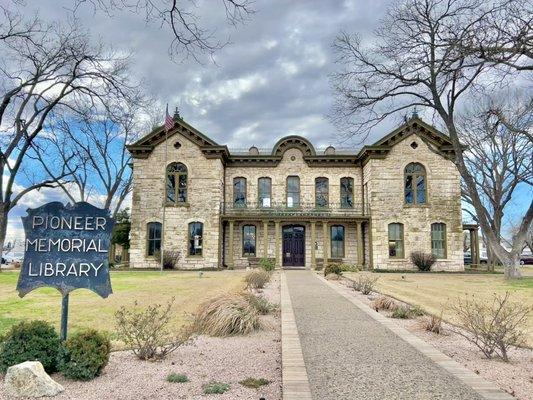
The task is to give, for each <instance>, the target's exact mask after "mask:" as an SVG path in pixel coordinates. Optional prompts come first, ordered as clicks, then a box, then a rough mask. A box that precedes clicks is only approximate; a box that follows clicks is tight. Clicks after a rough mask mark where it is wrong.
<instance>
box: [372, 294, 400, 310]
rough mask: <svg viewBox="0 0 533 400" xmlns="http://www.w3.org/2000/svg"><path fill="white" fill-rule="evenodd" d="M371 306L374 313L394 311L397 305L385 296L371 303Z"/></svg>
mask: <svg viewBox="0 0 533 400" xmlns="http://www.w3.org/2000/svg"><path fill="white" fill-rule="evenodd" d="M372 306H373V307H374V309H375V310H376V311H378V310H394V309H395V308H396V307H398V305H397V304H396V302H395V301H394V300H393V299H391V298H390V297H387V296H379V297H378V298H377V299H375V300H374V301H373V302H372Z"/></svg>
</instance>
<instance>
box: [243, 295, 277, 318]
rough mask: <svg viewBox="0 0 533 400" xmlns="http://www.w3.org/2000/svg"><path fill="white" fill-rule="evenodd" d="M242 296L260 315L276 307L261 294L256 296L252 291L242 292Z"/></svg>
mask: <svg viewBox="0 0 533 400" xmlns="http://www.w3.org/2000/svg"><path fill="white" fill-rule="evenodd" d="M244 296H245V297H246V299H247V300H248V302H249V303H250V304H251V305H252V307H254V308H255V309H256V310H257V312H258V313H259V314H261V315H266V314H268V313H270V312H271V311H273V310H274V309H275V308H276V307H275V306H274V305H273V304H271V303H269V302H268V300H267V299H265V298H264V297H263V296H256V295H255V294H253V293H244Z"/></svg>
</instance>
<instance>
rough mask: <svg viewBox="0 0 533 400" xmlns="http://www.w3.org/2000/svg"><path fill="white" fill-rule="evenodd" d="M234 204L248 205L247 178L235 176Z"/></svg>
mask: <svg viewBox="0 0 533 400" xmlns="http://www.w3.org/2000/svg"><path fill="white" fill-rule="evenodd" d="M233 205H234V206H238V207H239V206H240V207H243V206H245V205H246V178H233Z"/></svg>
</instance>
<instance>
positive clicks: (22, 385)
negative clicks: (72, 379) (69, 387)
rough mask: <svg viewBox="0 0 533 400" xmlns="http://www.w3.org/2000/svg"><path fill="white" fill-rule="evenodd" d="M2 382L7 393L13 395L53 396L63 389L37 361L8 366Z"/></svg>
mask: <svg viewBox="0 0 533 400" xmlns="http://www.w3.org/2000/svg"><path fill="white" fill-rule="evenodd" d="M4 382H5V388H6V392H7V394H8V395H10V396H13V397H43V396H55V395H57V394H59V393H61V392H62V391H63V390H65V389H64V388H63V386H61V385H60V384H59V383H57V382H55V381H54V380H53V379H52V378H50V376H48V374H47V373H46V372H45V371H44V368H43V365H42V364H41V363H40V362H39V361H26V362H23V363H21V364H17V365H13V366H12V367H9V368H8V370H7V373H6V377H5V380H4Z"/></svg>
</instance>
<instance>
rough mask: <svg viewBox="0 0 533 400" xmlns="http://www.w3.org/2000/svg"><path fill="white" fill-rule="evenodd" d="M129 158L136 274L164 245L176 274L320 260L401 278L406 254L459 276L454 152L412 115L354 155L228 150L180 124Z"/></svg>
mask: <svg viewBox="0 0 533 400" xmlns="http://www.w3.org/2000/svg"><path fill="white" fill-rule="evenodd" d="M128 150H129V151H130V152H131V154H132V155H133V206H132V215H131V220H132V226H131V250H130V256H131V266H132V267H134V268H136V267H154V268H156V267H159V260H158V254H160V249H161V247H162V246H163V248H164V251H170V250H172V251H179V253H180V255H181V257H180V261H179V267H180V268H184V269H194V268H209V267H221V268H223V267H230V268H231V267H234V268H243V267H247V266H249V265H251V264H254V263H256V262H257V260H258V259H259V258H262V257H268V258H273V259H275V260H276V264H277V266H280V267H282V266H283V267H288V266H290V267H307V268H313V267H315V266H317V265H323V263H324V259H326V260H327V262H335V261H336V262H343V263H350V264H357V265H359V266H365V267H367V268H379V269H408V268H413V266H412V264H411V262H410V260H409V255H410V253H411V252H413V251H424V252H428V253H429V252H432V253H433V254H434V255H435V256H436V257H437V259H438V261H437V263H436V264H435V266H434V268H435V269H442V270H460V269H463V234H462V230H463V227H462V223H461V198H460V182H459V173H458V171H457V169H456V167H455V165H454V164H453V162H452V161H451V160H450V157H451V156H453V149H452V146H451V143H450V141H449V139H448V137H447V136H446V135H444V134H442V133H440V132H439V131H437V130H436V129H435V128H433V127H432V126H429V125H427V124H426V123H424V122H423V121H422V120H420V119H418V118H416V117H415V118H412V119H410V120H409V121H407V122H406V123H405V124H404V125H402V126H400V127H399V128H397V129H395V130H394V131H393V132H391V133H390V134H388V135H386V136H385V137H383V138H382V139H381V140H379V141H377V142H376V143H374V144H373V145H371V146H364V147H363V148H361V149H359V150H357V151H356V150H355V149H354V150H352V151H350V150H345V149H344V150H343V151H340V150H335V148H333V147H331V146H330V147H328V148H327V149H325V150H318V149H315V147H314V146H313V144H312V143H310V142H309V141H308V140H307V139H305V138H303V137H301V136H287V137H284V138H281V139H280V140H279V141H278V142H277V143H276V144H275V146H274V147H273V148H272V149H269V150H259V149H257V148H256V147H252V148H250V149H249V150H248V151H246V152H242V151H241V152H237V151H231V150H230V149H228V147H227V146H224V145H220V144H218V143H216V142H214V141H213V140H212V139H210V138H209V137H207V136H206V135H204V134H202V133H201V132H199V131H198V130H197V129H195V128H194V127H192V126H190V125H189V124H187V123H186V122H184V121H183V120H182V119H180V118H176V119H175V123H174V128H173V129H171V130H170V131H169V132H168V133H167V132H165V130H164V128H163V127H161V128H158V129H155V130H154V131H152V132H151V133H150V134H148V135H147V136H145V137H143V138H142V139H140V140H139V141H137V142H136V143H134V144H132V145H129V146H128ZM162 232H164V233H162ZM162 236H163V237H162ZM162 241H163V245H162Z"/></svg>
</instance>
